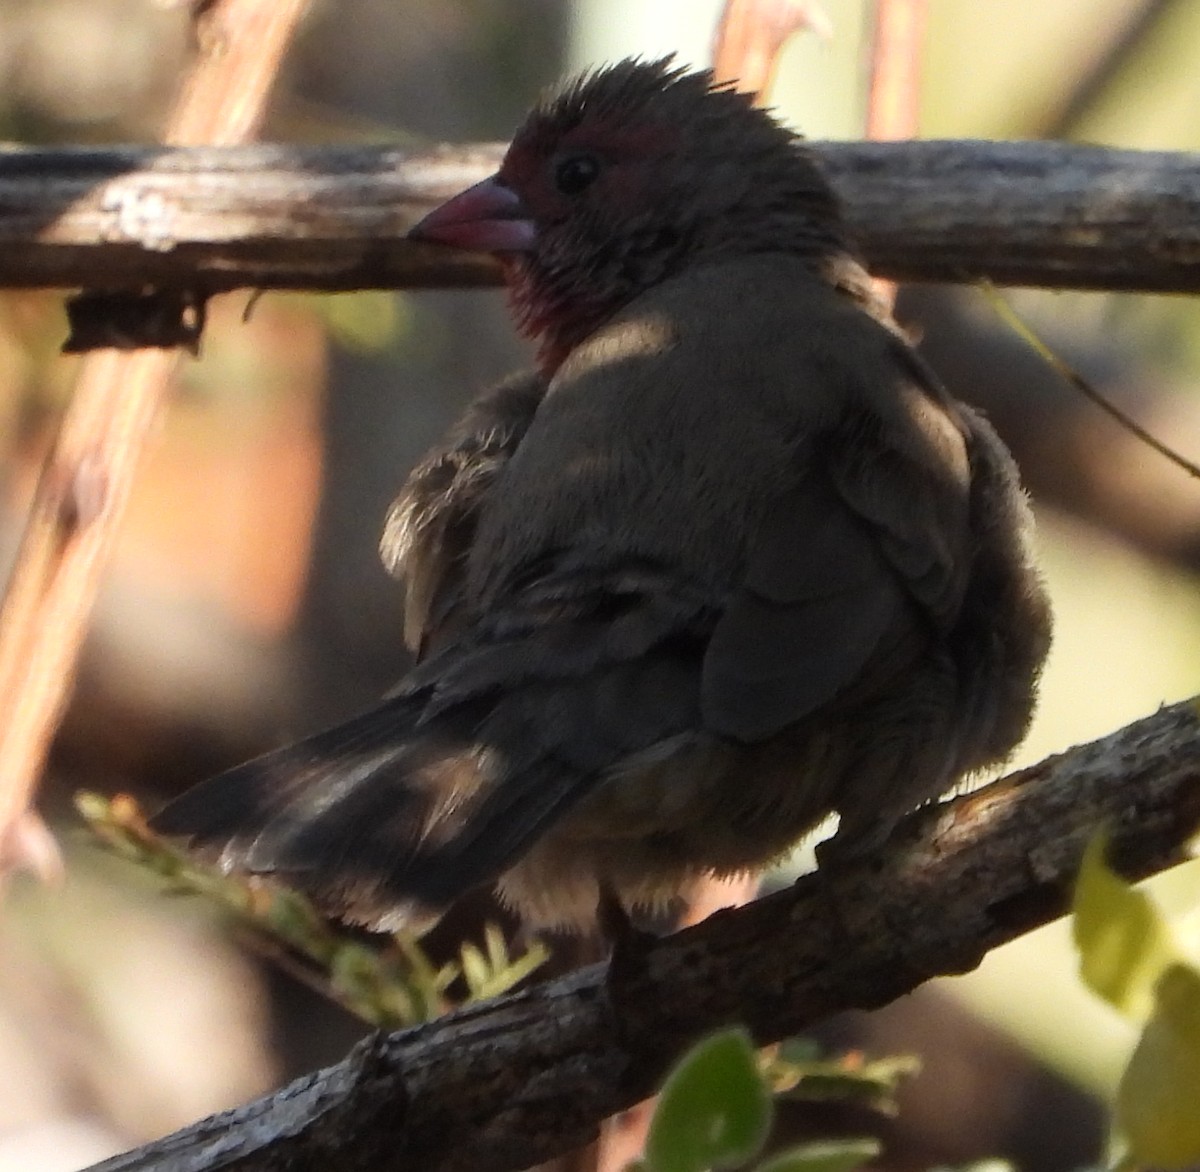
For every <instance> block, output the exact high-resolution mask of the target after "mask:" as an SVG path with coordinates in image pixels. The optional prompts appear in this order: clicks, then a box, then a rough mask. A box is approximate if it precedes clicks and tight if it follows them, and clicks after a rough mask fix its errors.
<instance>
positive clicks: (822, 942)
mask: <svg viewBox="0 0 1200 1172" xmlns="http://www.w3.org/2000/svg"><path fill="white" fill-rule="evenodd" d="M1100 826H1104V827H1106V828H1107V830H1108V832H1109V835H1110V837H1111V844H1112V846H1111V857H1112V862H1113V864H1114V866H1116V867H1117V869H1118V870H1120V871H1121V872H1122V873H1123V874H1124V875H1126V876H1127V877H1129V878H1141V877H1144V876H1146V875H1149V874H1152V873H1154V872H1156V871H1160V870H1163V869H1165V868H1166V867H1169V866H1172V865H1173V864H1175V863H1178V862H1181V861H1183V860H1184V859H1185V858H1187V857H1189V855H1188V844H1189V843H1190V841H1191V839H1192V838H1193V836H1194V835H1195V834H1196V832H1197V829H1198V828H1200V708H1198V707H1197V701H1196V700H1192V701H1186V702H1184V703H1181V704H1176V705H1174V706H1173V707H1170V708H1166V709H1163V710H1161V711H1160V712H1158V713H1156V714H1155V715H1153V716H1150V717H1147V718H1146V719H1144V720H1141V721H1138V722H1137V723H1135V724H1132V725H1129V726H1128V727H1126V728H1123V729H1120V730H1119V731H1117V732H1115V733H1113V734H1111V735H1110V736H1108V737H1105V738H1103V739H1101V740H1099V741H1095V742H1093V743H1092V744H1088V745H1082V746H1080V747H1078V748H1075V749H1072V750H1071V751H1070V752H1068V753H1064V754H1062V755H1060V756H1057V757H1052V758H1049V759H1048V760H1046V761H1044V762H1042V763H1040V764H1038V765H1035V766H1033V767H1031V768H1029V769H1025V770H1021V771H1020V772H1018V773H1014V774H1012V775H1010V776H1009V777H1006V778H1003V779H1001V780H1000V781H997V782H995V783H993V784H992V785H989V786H987V787H985V788H984V789H982V790H979V791H977V792H976V793H974V794H971V795H968V796H965V797H960V798H957V799H954V800H951V801H948V802H945V803H943V804H941V805H936V806H931V807H926V808H925V809H924V810H921V811H918V812H917V813H915V814H913V815H911V816H910V817H909V818H908V819H906V821H905V822H904V823H903V824H902V825H901V827H900V828H899V830H898V831H897V833H896V835H895V836H894V838H893V839H892V841H891V843H890V844H889V846H888V848H887V850H886V851H885V852H884V853H883V854H882V855H881V856H880V857H878V858H877V859H874V860H869V861H867V862H865V863H863V864H859V865H855V866H853V867H847V868H846V869H845V870H844V871H842V872H839V873H838V874H836V875H834V876H807V877H805V878H803V879H801V880H800V882H798V883H797V884H795V885H794V886H793V887H791V888H789V889H788V890H786V891H783V892H779V893H777V894H775V895H772V896H769V897H767V898H765V899H761V900H759V901H758V902H756V903H752V904H749V905H747V906H746V907H742V908H737V909H733V910H728V911H723V912H718V913H717V914H715V915H714V916H712V917H711V918H710V919H709V920H707V921H705V922H704V923H703V924H701V925H699V926H697V927H695V928H691V929H688V930H686V931H683V932H679V933H677V934H675V935H673V936H668V937H665V938H663V939H660V940H654V941H649V942H646V943H644V944H633V945H629V946H627V947H624V948H621V949H619V950H618V952H617V954H616V955H615V956H614V958H613V960H612V961H611V962H610V963H609V964H608V965H595V966H592V967H590V968H586V969H581V970H579V971H578V972H575V973H572V974H570V975H568V976H566V977H564V978H562V979H560V980H557V981H554V982H551V983H547V984H544V985H540V986H537V987H534V988H532V989H530V990H528V991H527V992H523V993H518V994H514V995H510V996H508V997H504V998H501V999H499V1000H496V1001H493V1002H489V1003H487V1004H484V1005H480V1006H478V1007H475V1008H472V1009H469V1010H464V1011H460V1012H458V1013H454V1014H451V1015H449V1016H448V1017H445V1018H442V1019H441V1020H438V1021H435V1022H432V1023H430V1024H428V1025H425V1026H422V1027H419V1028H417V1029H414V1030H406V1031H403V1032H400V1033H396V1034H392V1035H389V1036H384V1035H377V1036H375V1037H373V1038H370V1039H368V1040H367V1041H365V1042H363V1043H362V1044H360V1045H359V1046H358V1047H356V1048H355V1049H354V1050H353V1051H352V1052H351V1053H350V1054H349V1056H348V1057H347V1058H346V1059H344V1060H343V1061H342V1062H340V1063H338V1064H337V1065H336V1066H332V1067H329V1068H327V1069H325V1070H321V1071H317V1072H316V1073H314V1074H312V1075H309V1076H307V1077H306V1078H303V1079H301V1080H299V1081H297V1082H295V1083H293V1084H291V1085H290V1086H288V1087H285V1088H284V1089H283V1090H281V1091H279V1092H277V1093H276V1094H274V1095H271V1096H268V1097H267V1098H264V1099H260V1100H258V1101H257V1102H255V1103H251V1104H249V1105H248V1106H246V1107H242V1108H239V1109H237V1110H234V1111H229V1112H225V1113H224V1114H222V1115H218V1116H214V1117H213V1118H211V1119H207V1120H204V1121H202V1122H200V1123H197V1124H195V1125H193V1126H192V1127H189V1128H185V1129H184V1130H182V1131H180V1132H177V1133H176V1134H175V1135H173V1136H170V1137H168V1138H167V1139H164V1140H161V1141H158V1142H156V1143H152V1144H149V1145H147V1146H146V1147H144V1148H142V1149H139V1150H138V1151H135V1152H131V1153H129V1154H127V1155H124V1156H119V1157H117V1158H115V1159H112V1160H109V1161H106V1162H105V1163H103V1164H99V1165H96V1167H95V1169H94V1170H93V1172H183V1170H184V1169H186V1170H188V1172H209V1170H213V1172H215V1170H217V1169H220V1170H222V1172H233V1170H237V1172H271V1170H275V1169H284V1168H287V1169H289V1170H290V1172H307V1170H312V1172H318V1170H322V1172H323V1170H325V1169H328V1168H334V1167H336V1168H338V1169H346V1170H353V1169H364V1170H365V1169H371V1170H372V1172H389V1170H393V1169H394V1170H396V1172H400V1170H401V1169H413V1168H420V1169H422V1172H466V1170H468V1169H470V1170H471V1172H500V1170H502V1169H518V1168H526V1167H528V1166H530V1165H532V1164H534V1163H536V1162H538V1161H539V1160H544V1159H548V1158H550V1157H552V1156H554V1155H557V1154H559V1153H561V1152H564V1151H568V1150H570V1149H572V1148H574V1147H577V1146H578V1145H580V1144H581V1143H584V1142H587V1141H588V1140H589V1139H590V1138H591V1137H592V1136H594V1134H595V1132H596V1128H597V1126H598V1124H599V1121H600V1120H601V1119H603V1118H605V1117H607V1116H609V1115H612V1114H613V1113H614V1112H616V1111H619V1110H622V1109H623V1108H626V1107H628V1106H630V1105H631V1104H632V1103H635V1102H637V1101H638V1100H640V1099H642V1098H644V1097H645V1096H646V1095H647V1094H648V1093H649V1092H650V1091H651V1090H652V1089H653V1088H654V1087H655V1086H656V1084H657V1083H658V1081H659V1080H660V1079H661V1077H662V1075H663V1073H664V1071H665V1070H666V1068H667V1067H668V1065H669V1064H670V1063H671V1062H672V1060H673V1059H674V1058H676V1057H677V1056H678V1055H679V1054H680V1052H681V1051H682V1050H683V1049H684V1047H685V1046H687V1045H688V1044H689V1043H690V1042H691V1041H692V1040H693V1039H694V1038H696V1037H697V1036H698V1035H700V1034H702V1033H704V1032H706V1031H709V1030H712V1029H714V1028H716V1027H718V1026H721V1025H724V1024H727V1023H729V1022H735V1021H736V1022H743V1023H745V1024H746V1025H747V1026H748V1027H749V1028H750V1029H751V1030H752V1031H753V1033H754V1036H755V1037H756V1038H757V1040H758V1041H759V1042H761V1043H764V1044H765V1043H768V1042H772V1041H777V1040H779V1039H780V1038H784V1037H787V1036H789V1035H791V1034H794V1033H796V1032H797V1031H800V1030H803V1029H804V1028H805V1027H807V1026H809V1025H811V1024H812V1023H813V1022H815V1021H817V1020H819V1019H821V1018H824V1017H826V1016H828V1015H829V1014H832V1013H836V1012H838V1011H840V1010H844V1009H849V1008H871V1007H874V1006H878V1005H882V1004H884V1003H886V1002H889V1001H892V1000H894V999H895V998H896V997H899V996H901V995H902V994H904V993H906V992H909V991H911V990H912V989H914V988H915V987H916V986H917V985H919V984H921V983H922V982H923V981H925V980H927V979H928V978H930V977H932V976H935V975H940V974H946V973H957V972H963V971H965V970H967V969H970V968H973V967H974V966H975V965H976V964H978V963H979V961H980V959H981V958H982V957H983V955H984V954H985V953H986V952H987V951H988V950H989V949H991V948H994V947H995V946H997V945H998V944H1002V943H1004V942H1005V941H1007V940H1011V939H1013V938H1014V937H1016V936H1019V935H1021V934H1022V933H1024V932H1027V931H1029V930H1030V929H1032V928H1035V927H1037V926H1039V925H1041V924H1044V923H1046V922H1048V921H1050V920H1052V919H1054V918H1056V917H1057V916H1059V915H1061V914H1062V913H1063V912H1064V910H1065V909H1066V907H1067V905H1068V901H1069V897H1070V890H1071V885H1072V883H1073V880H1074V876H1075V872H1076V870H1077V867H1078V864H1079V860H1080V857H1081V855H1082V852H1083V849H1084V846H1085V844H1086V842H1087V841H1088V839H1089V838H1090V836H1091V835H1092V834H1093V833H1094V832H1095V831H1096V830H1097V828H1099V827H1100Z"/></svg>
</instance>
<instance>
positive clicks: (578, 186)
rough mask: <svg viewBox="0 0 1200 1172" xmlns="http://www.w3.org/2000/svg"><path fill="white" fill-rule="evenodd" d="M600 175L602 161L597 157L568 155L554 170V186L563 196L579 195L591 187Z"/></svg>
mask: <svg viewBox="0 0 1200 1172" xmlns="http://www.w3.org/2000/svg"><path fill="white" fill-rule="evenodd" d="M599 175H600V161H599V160H598V159H597V158H596V156H595V155H568V156H567V157H566V158H565V159H561V160H559V162H558V163H557V164H556V165H555V168H554V186H555V187H557V188H558V190H559V191H561V192H562V193H563V195H578V194H579V193H580V192H581V191H583V189H584V188H585V187H590V186H591V185H592V184H593V183H594V182H595V181H596V179H597V177H598V176H599Z"/></svg>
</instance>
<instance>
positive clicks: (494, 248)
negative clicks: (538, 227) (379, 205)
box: [408, 175, 536, 252]
mask: <svg viewBox="0 0 1200 1172" xmlns="http://www.w3.org/2000/svg"><path fill="white" fill-rule="evenodd" d="M535 235H536V232H535V229H534V223H533V220H532V218H531V217H530V215H529V213H528V211H526V209H525V205H524V204H522V203H521V200H520V197H519V196H518V195H517V194H516V192H514V191H513V190H512V188H510V187H505V186H504V184H503V183H501V182H500V181H499V180H498V179H497V178H496V176H495V175H493V176H492V177H491V178H490V179H485V180H484V181H483V182H482V183H476V184H475V186H474V187H468V188H467V190H466V191H464V192H461V193H460V194H458V195H456V196H453V197H452V198H451V199H448V200H447V201H446V202H445V203H444V204H442V205H441V206H440V207H436V208H434V209H433V211H431V212H430V213H429V215H427V216H426V217H425V218H424V219H423V220H421V221H420V223H418V224H417V225H416V226H415V227H413V228H411V229H410V230H409V233H408V238H409V239H410V240H433V241H436V242H437V243H438V244H451V245H453V246H454V247H455V248H471V249H474V250H475V251H476V252H529V251H530V250H531V249H532V248H533V242H534V237H535Z"/></svg>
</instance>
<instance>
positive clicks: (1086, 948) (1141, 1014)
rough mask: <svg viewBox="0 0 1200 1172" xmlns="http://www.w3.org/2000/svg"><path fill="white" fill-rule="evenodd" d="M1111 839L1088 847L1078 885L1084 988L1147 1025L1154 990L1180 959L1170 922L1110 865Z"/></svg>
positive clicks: (1076, 925)
mask: <svg viewBox="0 0 1200 1172" xmlns="http://www.w3.org/2000/svg"><path fill="white" fill-rule="evenodd" d="M1106 846H1107V837H1106V836H1105V835H1104V834H1102V833H1101V834H1097V835H1095V836H1094V837H1093V838H1092V841H1091V842H1089V843H1088V846H1087V850H1086V851H1085V852H1084V856H1083V865H1082V866H1081V868H1080V871H1079V879H1078V881H1077V882H1076V884H1075V904H1074V919H1073V921H1072V934H1073V935H1074V938H1075V946H1076V948H1078V949H1079V972H1080V976H1082V978H1083V981H1084V984H1086V985H1087V986H1088V988H1089V989H1091V990H1092V992H1093V993H1095V994H1097V995H1098V996H1099V997H1102V998H1103V999H1104V1000H1105V1001H1107V1002H1108V1003H1109V1004H1110V1005H1112V1006H1113V1007H1114V1008H1115V1009H1117V1010H1118V1011H1119V1012H1121V1013H1123V1014H1124V1015H1125V1016H1126V1017H1129V1018H1132V1019H1133V1020H1135V1021H1145V1020H1146V1018H1147V1017H1149V1015H1150V1013H1151V1011H1152V1009H1153V1007H1154V987H1155V983H1156V982H1157V981H1158V979H1159V977H1160V976H1161V975H1162V973H1163V971H1164V970H1165V969H1166V968H1167V967H1168V966H1169V965H1171V964H1174V963H1175V962H1176V961H1178V960H1179V959H1180V951H1179V947H1178V945H1177V943H1176V941H1175V938H1174V936H1173V934H1172V932H1171V929H1170V927H1169V926H1168V924H1167V922H1166V921H1165V920H1164V919H1163V917H1162V914H1161V913H1160V912H1159V910H1158V908H1157V907H1156V906H1155V904H1154V902H1153V900H1151V899H1150V897H1149V896H1147V895H1146V894H1145V893H1143V892H1141V891H1138V890H1137V889H1136V888H1134V887H1133V886H1132V885H1131V884H1129V883H1126V882H1125V880H1124V879H1122V878H1121V877H1120V876H1119V875H1117V874H1116V873H1115V872H1114V871H1113V870H1112V869H1111V868H1110V867H1109V866H1108V864H1107V863H1106V862H1105V861H1104V852H1105V848H1106Z"/></svg>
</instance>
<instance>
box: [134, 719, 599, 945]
mask: <svg viewBox="0 0 1200 1172" xmlns="http://www.w3.org/2000/svg"><path fill="white" fill-rule="evenodd" d="M490 707H491V706H490V705H487V704H485V702H484V701H482V700H477V701H475V702H472V703H467V704H462V705H458V706H456V707H455V708H454V709H452V710H451V711H443V712H440V713H438V714H437V715H436V717H435V718H433V719H431V720H428V721H427V723H423V722H422V720H421V716H422V713H423V709H424V706H423V705H422V704H421V703H420V702H419V701H417V700H415V699H414V698H412V697H409V696H398V697H395V698H392V699H389V700H386V701H385V702H384V703H382V704H380V705H379V706H378V707H376V708H372V709H371V710H369V711H367V712H364V713H363V714H362V715H360V716H357V717H355V718H354V719H353V720H350V721H348V722H347V723H345V724H341V725H339V726H337V727H336V728H332V729H328V730H326V731H325V732H321V733H318V734H316V735H315V736H312V737H309V738H307V739H306V740H302V741H299V742H297V743H296V744H293V745H289V746H287V747H286V748H283V749H279V750H276V751H275V752H272V753H268V754H266V755H265V756H262V757H258V758H256V759H254V760H253V761H248V762H247V763H246V764H244V765H239V766H237V767H236V768H234V769H231V770H229V771H227V772H225V773H222V774H220V775H218V776H216V777H213V778H211V779H210V780H208V781H205V782H202V783H201V784H200V785H198V786H196V787H195V788H193V789H191V790H189V791H188V792H187V793H185V794H183V795H182V796H181V797H180V798H178V799H176V800H175V801H174V802H172V803H171V804H170V805H168V806H167V807H166V808H164V809H163V810H162V811H160V812H159V813H158V814H157V815H156V816H155V817H154V818H152V819H151V823H150V824H151V827H152V828H153V829H154V830H156V831H158V832H159V833H161V834H166V835H179V836H184V837H186V838H188V839H190V840H191V842H192V844H193V845H195V846H196V847H198V848H200V849H201V850H202V851H205V852H207V853H209V854H214V855H216V856H217V858H218V860H219V862H220V864H221V865H222V866H223V867H224V868H226V869H228V870H238V871H247V872H252V873H267V872H269V873H276V874H278V875H279V876H280V877H281V878H282V879H284V880H285V881H286V882H288V883H289V884H291V885H293V886H295V887H297V888H299V889H300V890H301V891H304V892H305V893H307V894H309V895H310V896H311V897H312V898H313V899H314V900H315V901H316V902H317V903H318V904H319V905H320V906H322V907H323V908H324V909H325V910H327V911H329V912H331V913H332V914H335V915H339V916H342V917H344V918H346V919H349V920H352V921H354V922H357V923H363V924H367V925H369V926H373V927H377V928H381V929H388V928H394V927H397V926H399V925H401V924H403V923H406V922H411V921H413V920H416V919H426V918H428V917H429V915H430V914H434V915H436V914H437V913H439V912H440V911H441V910H442V909H444V907H445V906H446V905H447V904H449V903H450V902H451V901H452V900H454V899H455V898H456V897H457V896H459V895H461V894H463V893H464V892H466V891H467V890H469V889H471V888H473V887H475V886H478V885H480V884H482V883H485V882H488V881H490V880H493V879H495V878H496V877H497V876H498V875H499V874H500V873H501V872H502V871H504V870H505V869H506V867H507V866H508V865H510V864H511V862H512V861H514V860H515V859H516V858H517V857H518V856H519V855H520V854H521V853H522V851H523V850H524V849H525V848H526V847H527V845H528V844H529V842H530V841H532V840H533V839H534V838H535V837H537V835H538V834H539V833H541V832H542V831H543V830H544V829H545V826H546V825H547V824H548V823H549V822H551V821H553V820H554V819H555V818H556V817H557V816H558V815H559V814H560V813H561V812H562V811H563V810H564V809H565V808H566V807H567V806H569V805H571V804H573V803H574V801H575V800H576V799H577V798H578V797H579V796H581V795H582V793H583V792H584V791H586V789H587V788H588V786H587V785H586V784H585V782H586V777H585V775H584V774H582V773H580V772H578V771H575V770H571V769H564V766H563V762H562V761H561V760H559V761H553V762H552V761H550V760H548V759H547V758H546V757H545V755H544V754H543V753H539V752H537V751H536V749H535V748H534V747H533V746H534V743H535V742H536V739H537V738H524V741H525V745H527V746H529V747H528V748H522V747H519V742H516V741H514V740H513V739H511V738H507V737H505V738H501V740H502V741H505V742H507V743H508V745H509V746H510V747H508V748H505V747H503V745H501V744H497V743H495V742H494V741H492V742H491V743H488V742H487V741H485V740H482V739H481V738H480V735H479V734H480V729H481V726H483V727H486V726H487V725H488V724H489V723H490V722H489V716H492V715H494V713H492V712H489V711H488V709H489V708H490ZM426 715H427V713H426ZM513 746H518V747H513Z"/></svg>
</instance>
